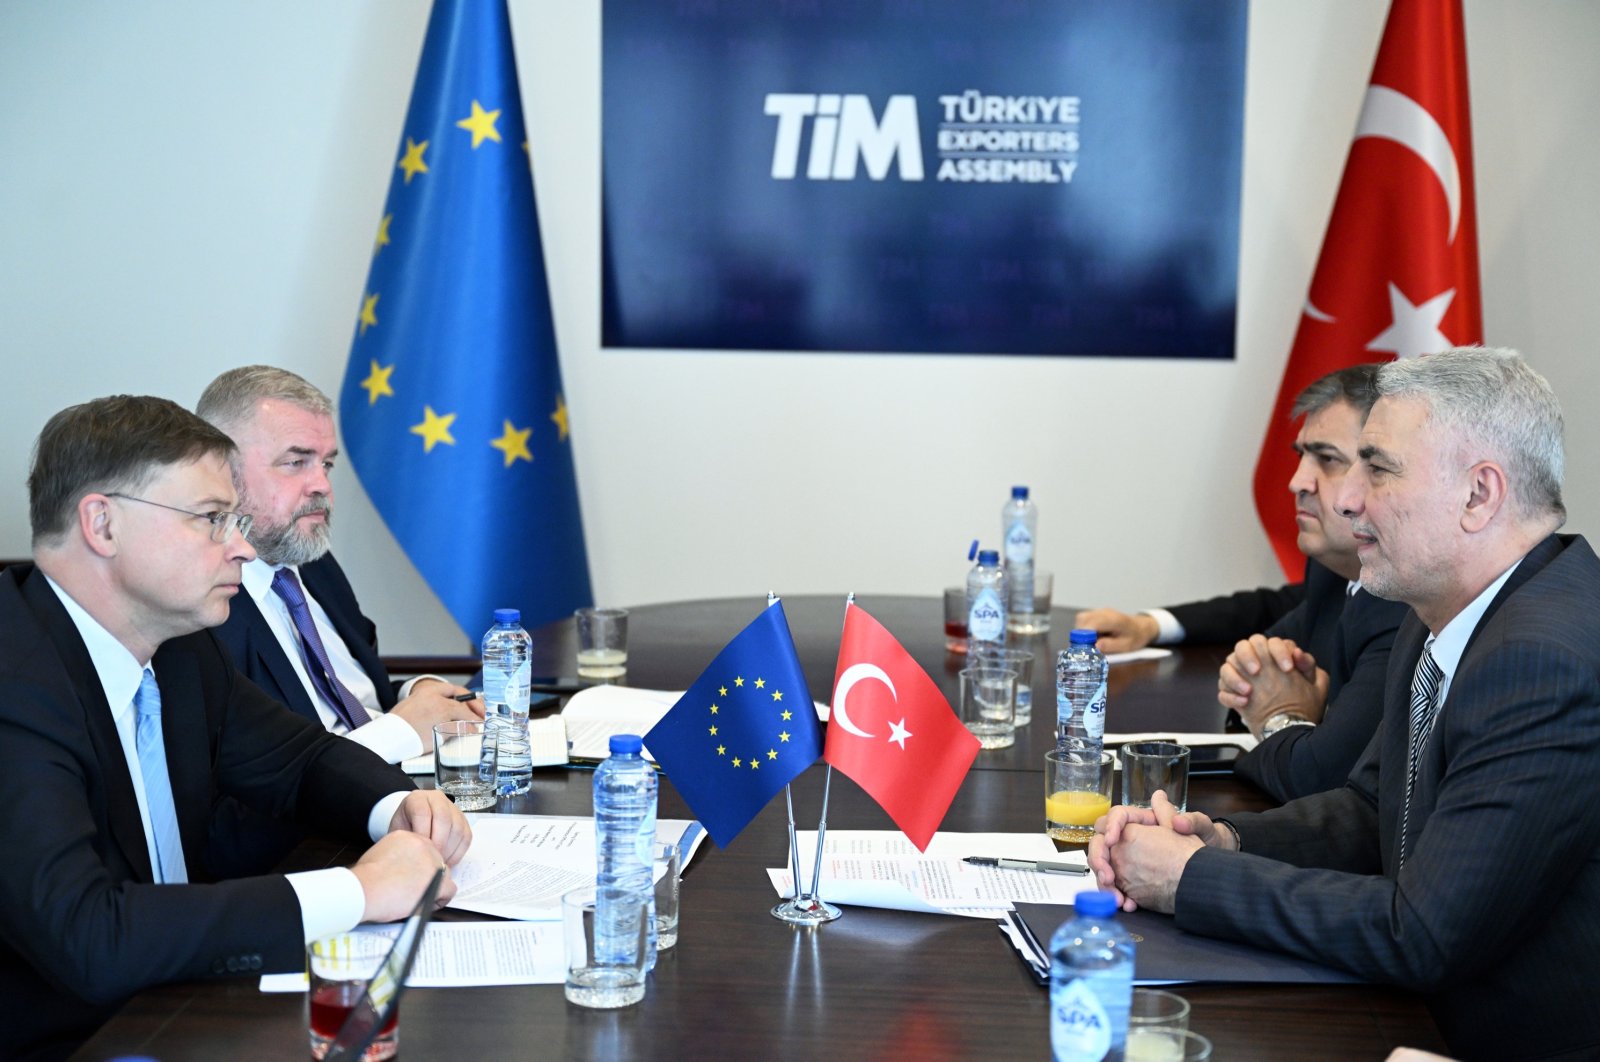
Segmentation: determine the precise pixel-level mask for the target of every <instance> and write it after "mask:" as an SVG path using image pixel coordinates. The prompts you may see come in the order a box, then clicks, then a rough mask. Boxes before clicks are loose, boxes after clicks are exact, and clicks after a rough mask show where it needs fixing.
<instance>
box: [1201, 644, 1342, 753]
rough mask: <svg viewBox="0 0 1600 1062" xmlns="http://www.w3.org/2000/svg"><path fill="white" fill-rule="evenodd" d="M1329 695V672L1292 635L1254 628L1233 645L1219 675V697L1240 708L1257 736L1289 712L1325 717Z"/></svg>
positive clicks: (1314, 718)
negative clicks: (1270, 635)
mask: <svg viewBox="0 0 1600 1062" xmlns="http://www.w3.org/2000/svg"><path fill="white" fill-rule="evenodd" d="M1327 701H1328V673H1327V672H1326V671H1324V670H1323V669H1322V668H1319V667H1318V666H1317V661H1316V658H1315V657H1313V656H1312V655H1311V654H1310V653H1308V652H1306V651H1305V650H1304V649H1301V648H1300V647H1299V646H1298V645H1296V644H1295V643H1294V642H1293V641H1291V640H1290V639H1288V638H1268V637H1267V636H1266V635H1264V634H1252V635H1251V636H1250V637H1249V638H1246V639H1245V640H1244V641H1242V642H1239V643H1238V644H1237V645H1235V646H1234V647H1233V652H1232V653H1229V654H1228V659H1227V660H1226V661H1225V662H1224V663H1223V665H1222V670H1221V671H1220V672H1219V673H1218V676H1217V703H1219V704H1221V705H1222V706H1223V707H1224V708H1232V709H1233V710H1234V711H1236V712H1238V713H1239V717H1240V718H1241V719H1243V720H1244V723H1245V725H1246V726H1248V727H1249V728H1250V732H1251V733H1252V734H1254V735H1256V736H1257V737H1260V736H1261V728H1262V726H1263V725H1264V724H1265V723H1266V722H1267V720H1269V719H1271V718H1272V717H1273V716H1275V715H1281V714H1283V713H1284V712H1293V713H1295V714H1296V715H1299V716H1301V717H1302V718H1305V719H1308V720H1310V721H1311V722H1313V723H1316V722H1320V721H1321V720H1322V712H1323V709H1324V707H1326V705H1327Z"/></svg>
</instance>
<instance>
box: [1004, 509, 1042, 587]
mask: <svg viewBox="0 0 1600 1062" xmlns="http://www.w3.org/2000/svg"><path fill="white" fill-rule="evenodd" d="M1038 531H1039V507H1038V506H1036V505H1034V504H1033V502H1031V501H1029V500H1028V488H1027V487H1012V488H1011V500H1010V501H1008V502H1006V504H1005V508H1003V509H1001V510H1000V534H1001V536H1002V538H1001V541H1002V542H1003V543H1004V549H1005V562H1006V580H1007V581H1008V582H1009V583H1010V584H1011V615H1012V617H1016V616H1025V615H1028V614H1029V613H1031V612H1032V611H1033V540H1034V537H1035V536H1036V535H1037V534H1038Z"/></svg>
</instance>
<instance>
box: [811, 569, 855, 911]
mask: <svg viewBox="0 0 1600 1062" xmlns="http://www.w3.org/2000/svg"><path fill="white" fill-rule="evenodd" d="M855 603H856V595H855V591H853V590H852V591H851V592H850V593H849V594H847V595H845V599H844V612H845V615H846V616H849V615H850V606H851V605H853V604H855ZM832 792H833V764H831V763H830V764H828V773H827V774H826V775H825V776H824V777H823V782H822V814H820V815H818V816H817V855H816V861H815V862H814V863H812V865H811V891H810V892H808V893H806V895H807V896H808V897H810V898H811V899H812V900H813V901H814V902H816V903H822V898H821V896H819V895H818V892H817V890H818V888H819V887H820V885H821V882H822V842H823V839H824V838H826V837H827V836H828V797H829V796H830V795H831V794H832Z"/></svg>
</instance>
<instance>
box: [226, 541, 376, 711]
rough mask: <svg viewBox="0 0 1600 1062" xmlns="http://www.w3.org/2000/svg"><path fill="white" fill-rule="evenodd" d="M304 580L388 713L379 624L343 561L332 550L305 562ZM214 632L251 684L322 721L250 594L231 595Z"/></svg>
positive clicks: (301, 573)
mask: <svg viewBox="0 0 1600 1062" xmlns="http://www.w3.org/2000/svg"><path fill="white" fill-rule="evenodd" d="M300 581H301V583H302V584H303V585H304V586H305V588H306V592H307V593H309V594H310V595H311V596H312V597H314V598H316V599H317V603H318V604H320V605H321V606H322V609H323V611H324V612H326V613H327V614H328V619H330V620H332V621H333V627H334V630H336V631H338V632H339V637H340V638H342V639H343V640H344V644H345V647H346V648H348V649H349V650H350V655H351V656H353V657H355V658H356V663H358V664H360V665H361V669H362V670H363V671H365V672H366V673H367V677H368V678H370V679H372V684H373V685H374V686H376V687H377V688H378V704H379V706H380V707H381V708H382V709H383V710H384V711H386V712H387V711H388V710H389V709H391V708H393V707H394V705H395V699H396V687H395V684H394V683H392V682H390V681H389V672H388V671H387V670H386V669H385V668H384V666H383V661H382V660H380V659H378V628H377V626H376V625H375V624H374V623H373V622H372V621H371V620H370V619H368V618H367V617H366V616H365V615H363V614H362V612H361V606H360V605H359V604H357V603H356V593H355V591H354V590H352V589H351V588H350V580H349V579H347V578H345V574H344V569H342V568H340V567H339V562H338V561H336V560H334V559H333V554H331V553H328V554H325V555H324V556H323V557H321V558H320V559H318V560H314V561H312V562H311V563H310V564H303V565H301V566H300ZM216 635H217V637H218V638H219V639H221V641H222V644H223V645H225V646H227V647H228V652H230V653H232V654H233V662H234V663H235V664H236V665H238V668H239V670H240V671H242V672H244V673H245V676H246V677H247V678H249V679H250V681H251V682H254V683H255V684H256V685H257V686H260V687H261V688H262V689H264V690H266V691H267V692H268V693H270V694H271V695H272V696H273V697H275V698H276V699H277V700H279V701H282V702H283V703H284V704H287V705H288V706H289V707H290V708H293V709H294V710H295V711H297V712H299V713H300V714H301V715H303V716H305V717H306V718H307V719H309V720H311V721H312V722H313V723H316V724H317V725H318V726H321V725H322V720H321V718H320V717H319V716H318V715H317V708H316V703H315V702H314V701H313V700H312V697H313V696H314V694H313V693H312V692H311V691H310V690H308V689H306V688H305V684H304V683H302V682H301V681H300V678H299V676H298V675H296V674H295V670H294V664H292V663H291V662H290V660H289V657H288V655H287V654H285V653H284V651H283V646H282V645H281V644H280V643H279V642H278V638H277V635H275V634H273V633H272V628H271V627H270V626H268V625H267V618H266V617H265V616H263V615H262V614H261V609H260V608H258V607H256V603H255V600H254V599H253V598H251V596H250V595H249V594H243V593H241V594H239V595H238V596H236V597H235V598H234V599H233V608H232V609H231V610H230V612H229V613H228V619H227V621H226V622H224V623H223V624H222V626H220V627H217V628H216Z"/></svg>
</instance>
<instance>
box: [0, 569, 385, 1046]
mask: <svg viewBox="0 0 1600 1062" xmlns="http://www.w3.org/2000/svg"><path fill="white" fill-rule="evenodd" d="M0 630H3V631H4V632H5V637H4V639H3V640H0V689H3V690H5V696H4V697H0V807H4V808H6V809H7V823H8V825H7V826H6V845H5V849H6V852H5V859H4V860H0V998H3V999H4V1000H5V1001H6V1008H5V1009H6V1020H5V1021H4V1022H3V1023H0V1057H4V1058H8V1059H9V1058H56V1057H62V1056H64V1055H65V1053H66V1052H67V1050H68V1049H70V1047H71V1046H72V1044H73V1043H74V1042H76V1041H78V1040H81V1039H82V1038H83V1037H84V1036H86V1035H87V1034H88V1033H89V1032H91V1031H93V1029H94V1028H95V1027H96V1026H98V1025H99V1024H100V1023H101V1022H102V1021H104V1020H105V1018H106V1017H108V1016H109V1015H110V1013H111V1012H112V1011H113V1010H114V1009H115V1008H116V1007H117V1006H118V1005H120V1004H121V1002H122V1001H123V1000H124V999H125V998H126V997H127V996H129V995H131V994H132V993H133V992H135V991H137V990H139V989H140V988H143V987H145V986H147V985H153V984H158V983H161V982H164V981H175V980H183V979H188V978H199V977H213V976H222V975H227V974H235V973H237V974H246V975H252V976H254V975H258V974H259V973H261V972H262V971H263V970H294V969H299V968H301V966H302V964H303V963H304V961H305V957H304V944H303V940H302V929H301V922H300V908H299V904H298V902H297V901H296V899H295V895H294V891H293V889H292V888H291V887H290V886H289V884H288V882H287V881H286V880H285V879H284V878H282V877H277V876H275V877H258V878H250V879H245V880H238V881H226V882H222V883H216V884H189V885H156V884H154V875H153V874H152V872H151V868H150V858H149V850H148V848H147V844H146V840H145V835H144V829H143V827H142V826H141V824H140V820H139V811H138V804H137V802H136V800H135V797H134V792H133V782H132V779H131V778H130V776H129V773H128V762H127V758H126V756H125V755H124V753H123V749H122V743H121V741H120V740H119V739H118V736H117V731H116V726H115V724H114V723H113V721H112V716H111V709H110V707H109V706H108V705H107V704H106V699H105V693H104V691H103V690H102V688H101V686H100V681H99V677H98V675H97V674H96V672H95V670H94V665H93V664H92V662H91V661H90V658H89V653H88V650H87V649H86V648H85V647H84V644H83V640H82V638H80V637H79V635H78V632H77V629H76V627H74V626H73V623H72V620H71V618H70V617H69V616H68V615H67V612H66V610H65V609H64V608H63V607H62V605H61V602H60V600H59V599H58V598H57V597H56V595H55V593H54V592H53V591H52V590H51V589H50V587H49V585H48V584H47V583H46V582H45V579H44V577H43V575H41V574H39V573H38V571H37V570H36V569H35V568H34V567H33V565H31V564H25V565H15V566H12V567H10V568H7V569H6V570H5V571H4V572H3V573H0ZM152 664H153V665H154V669H155V674H156V680H157V682H158V683H159V685H160V688H161V700H162V721H163V730H164V732H165V737H166V749H167V764H168V770H169V772H170V775H171V779H172V789H173V797H174V802H175V804H176V807H177V813H178V826H179V832H180V834H181V835H182V838H183V848H184V858H185V860H186V862H187V864H188V867H189V873H190V877H191V879H192V880H193V881H195V882H203V881H205V880H206V879H207V878H208V877H209V876H210V873H209V872H210V868H212V867H213V866H214V864H215V856H216V855H217V854H218V853H217V852H215V851H214V849H213V843H214V842H213V838H212V833H211V830H210V824H209V821H208V820H209V817H210V816H211V814H212V808H213V805H214V801H215V798H216V796H217V794H219V793H226V794H228V795H230V796H233V797H235V798H237V799H239V800H240V801H243V802H245V803H247V804H249V805H250V806H251V807H252V808H256V809H259V810H260V811H262V812H263V813H268V814H273V815H285V816H293V817H295V818H297V819H298V820H300V821H301V822H303V823H306V824H307V825H310V824H311V823H313V822H314V823H316V824H317V826H318V828H319V829H320V830H321V831H323V832H327V833H331V834H332V835H334V836H338V837H343V838H346V839H348V840H350V841H359V842H362V843H365V841H366V839H367V838H366V826H367V816H368V815H369V814H370V813H371V810H372V806H373V804H375V803H376V802H377V801H378V800H379V799H381V798H382V797H383V796H385V795H387V794H389V793H393V792H396V791H399V790H408V789H411V788H412V785H411V781H410V780H409V779H408V778H406V776H405V775H404V774H403V773H402V772H400V771H399V770H398V769H396V768H394V767H391V766H389V765H388V764H385V763H383V762H382V761H381V760H379V759H378V758H377V757H376V756H373V755H372V754H371V753H369V752H367V751H366V750H364V749H360V748H357V747H356V746H354V745H352V744H351V743H350V742H348V741H341V740H338V739H336V738H333V737H331V736H330V735H328V734H327V733H326V732H324V731H323V730H322V728H320V727H313V726H311V725H309V724H307V723H306V722H305V721H304V720H302V719H299V718H297V717H295V716H294V715H293V714H292V713H290V712H287V711H285V710H284V709H283V707H282V706H281V705H279V704H276V703H275V702H273V701H272V700H271V699H270V698H268V697H267V696H266V695H265V694H263V693H262V692H261V691H260V690H259V689H257V688H256V687H255V686H253V685H252V684H251V683H249V682H247V681H246V680H245V679H244V678H243V677H242V676H241V675H240V674H239V673H238V672H237V671H236V670H235V669H234V668H233V666H232V664H231V663H230V662H229V660H228V657H227V654H226V653H224V652H223V650H222V648H221V646H220V645H218V644H217V641H216V639H215V638H214V637H213V636H212V635H211V634H210V632H207V631H202V632H200V633H198V634H192V635H187V636H185V637H181V638H174V639H172V640H170V641H168V642H167V643H165V644H164V645H162V647H161V649H160V650H159V651H158V652H157V653H156V655H155V658H154V660H153V661H152Z"/></svg>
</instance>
